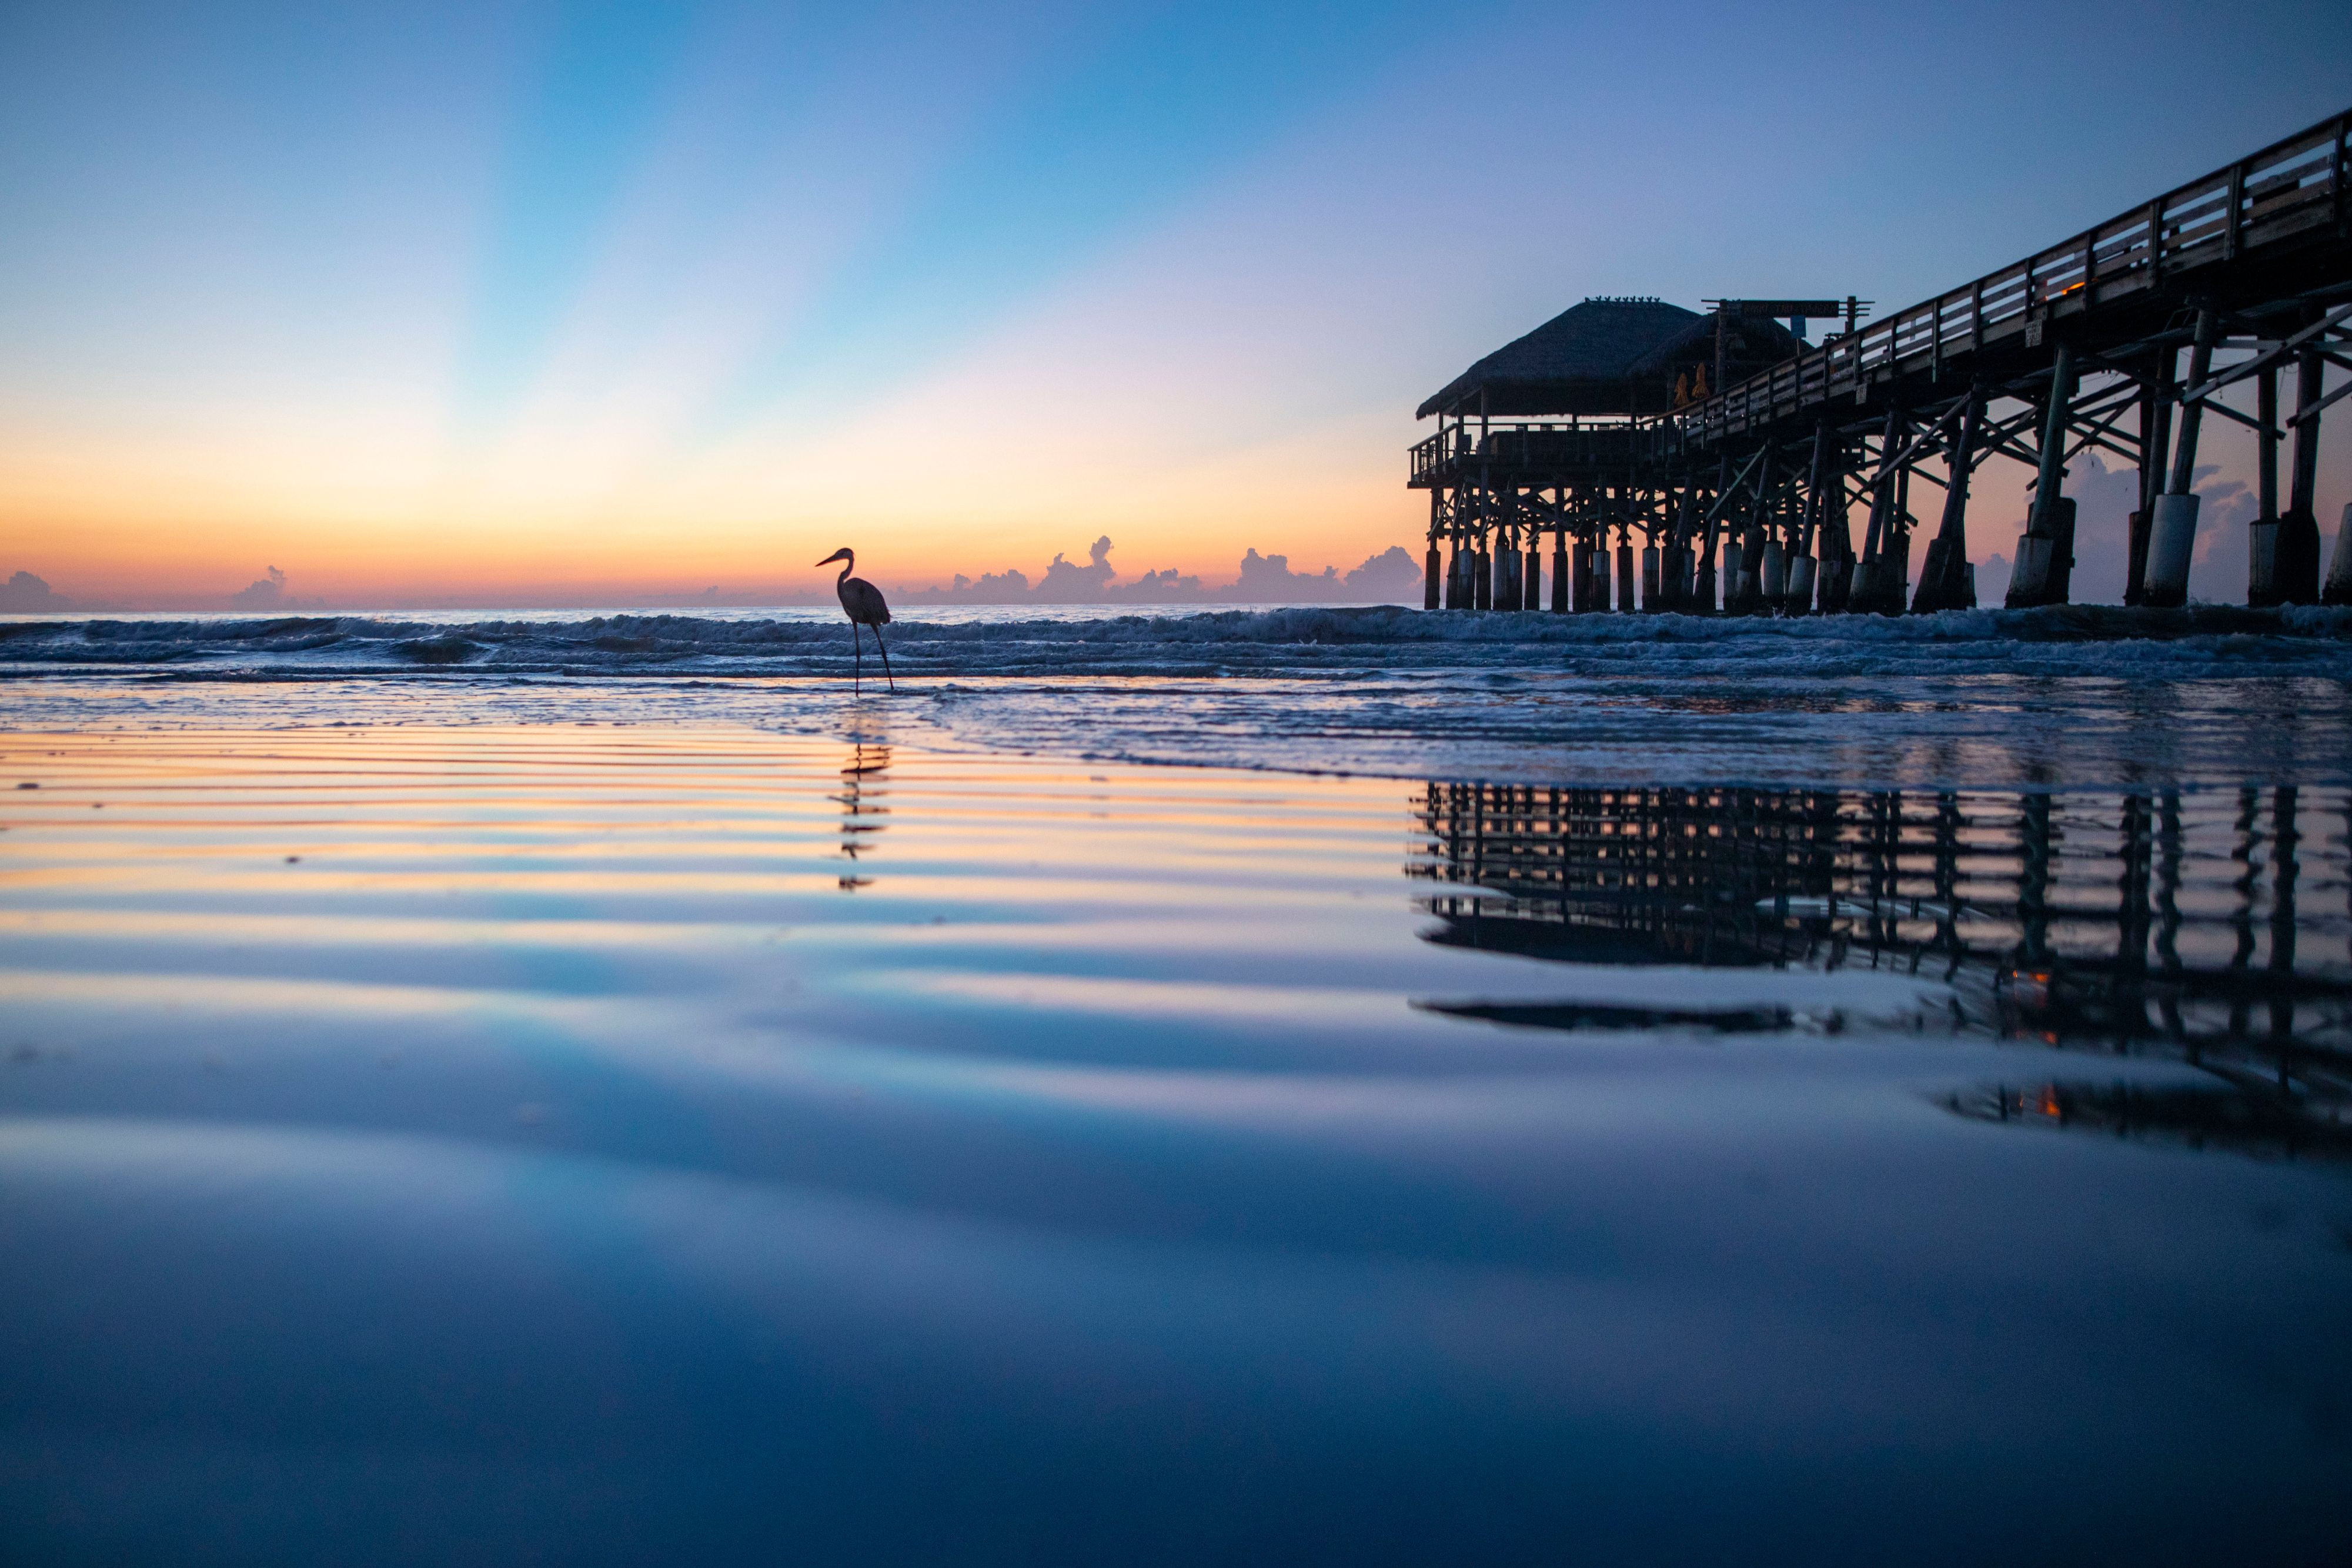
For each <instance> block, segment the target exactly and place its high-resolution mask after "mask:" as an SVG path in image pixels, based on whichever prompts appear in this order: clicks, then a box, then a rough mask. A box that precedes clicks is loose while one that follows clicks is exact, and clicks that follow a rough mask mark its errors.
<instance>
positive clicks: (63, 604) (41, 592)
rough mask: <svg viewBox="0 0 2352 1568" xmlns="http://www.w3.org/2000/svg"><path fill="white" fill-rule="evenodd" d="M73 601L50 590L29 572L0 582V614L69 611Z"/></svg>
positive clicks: (20, 573)
mask: <svg viewBox="0 0 2352 1568" xmlns="http://www.w3.org/2000/svg"><path fill="white" fill-rule="evenodd" d="M72 608H73V601H72V600H70V599H68V598H67V597H66V596H65V595H64V594H62V593H58V592H57V591H54V590H52V589H51V588H50V587H49V585H48V584H47V583H46V582H44V581H42V580H40V579H39V578H37V577H35V576H34V575H33V574H32V573H31V572H29V571H20V572H18V573H16V575H15V576H14V577H11V578H10V579H9V580H7V581H5V582H0V614H8V615H25V614H30V613H32V612H35V611H40V610H70V609H72Z"/></svg>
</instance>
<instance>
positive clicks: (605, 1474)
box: [0, 608, 2352, 1564]
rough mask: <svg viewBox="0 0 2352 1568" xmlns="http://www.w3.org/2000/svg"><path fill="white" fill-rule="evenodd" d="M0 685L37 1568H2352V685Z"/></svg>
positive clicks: (3, 1365) (2168, 645)
mask: <svg viewBox="0 0 2352 1568" xmlns="http://www.w3.org/2000/svg"><path fill="white" fill-rule="evenodd" d="M887 636H888V638H889V645H890V656H891V661H892V666H893V670H894V672H895V678H896V682H897V687H898V689H897V691H896V693H895V694H893V693H892V692H891V691H890V690H889V688H888V685H887V682H885V681H883V680H882V679H880V678H878V677H879V675H880V671H879V668H878V665H877V662H876V661H875V659H874V657H873V655H872V653H871V650H870V647H869V650H868V653H867V656H866V663H865V666H864V672H863V678H862V679H861V680H859V681H858V682H857V683H856V686H855V689H853V681H852V678H851V659H850V650H849V638H848V636H847V635H846V627H845V625H844V623H843V622H842V621H841V620H840V618H839V617H838V615H837V614H833V613H828V612H814V611H812V612H798V611H793V612H720V613H714V614H707V615H683V614H655V613H622V612H614V613H610V614H603V615H583V614H573V613H563V614H555V613H535V614H520V613H518V614H505V615H479V614H436V615H429V616H428V615H406V616H314V617H299V618H283V619H278V620H271V621H255V620H250V619H246V620H238V619H236V618H230V617H204V618H196V619H170V618H164V617H138V618H125V619H121V620H114V621H69V620H17V621H14V622H0V791H4V792H0V933H4V934H5V936H0V998H5V1003H0V1249H5V1257H6V1258H7V1260H8V1261H9V1280H10V1286H9V1289H8V1290H7V1291H0V1343H6V1344H7V1345H8V1346H9V1347H10V1349H11V1354H9V1355H8V1356H6V1357H5V1358H0V1474H5V1476H7V1477H8V1478H9V1479H8V1480H7V1482H6V1484H5V1486H0V1540H5V1541H6V1542H8V1543H9V1545H10V1546H11V1548H12V1549H13V1550H12V1552H10V1553H8V1554H9V1555H22V1556H23V1557H25V1558H26V1560H35V1561H60V1562H62V1561H91V1562H100V1561H121V1562H139V1561H171V1562H173V1563H278V1562H284V1563H294V1562H318V1561H332V1562H337V1563H407V1562H416V1561H480V1562H500V1563H505V1562H528V1561H543V1562H561V1563H643V1562H661V1561H670V1562H696V1563H734V1562H754V1561H757V1562H769V1561H774V1560H778V1559H783V1560H787V1561H793V1562H804V1563H836V1562H837V1563H877V1562H940V1563H1041V1562H1057V1563H1058V1562H1111V1561H1117V1562H1142V1563H1199V1562H1202V1561H1213V1560H1228V1561H1247V1562H1258V1561H1269V1562H1274V1561H1312V1562H1326V1561H1329V1562H1349V1563H1428V1562H1433V1561H1445V1562H1477V1563H1557V1562H1561V1561H1574V1562H1591V1563H1660V1562H1685V1561H1738V1562H1743V1563H1806V1564H1820V1563H1884V1562H1887V1561H1899V1562H1904V1563H1982V1562H1987V1561H2021V1562H2088V1561H2097V1562H2110V1561H2114V1562H2132V1563H2147V1564H2158V1563H2210V1562H2216V1561H2239V1562H2265V1563H2272V1562H2275V1563H2330V1562H2340V1561H2341V1553H2342V1549H2343V1544H2344V1542H2346V1541H2347V1540H2352V1497H2347V1493H2346V1491H2345V1490H2344V1488H2343V1487H2342V1485H2341V1481H2342V1477H2343V1475H2344V1471H2345V1465H2346V1463H2347V1457H2352V1348H2347V1345H2346V1343H2345V1339H2344V1335H2343V1334H2342V1333H2340V1332H2338V1329H2337V1324H2338V1323H2339V1322H2340V1321H2341V1319H2342V1318H2343V1316H2344V1311H2345V1306H2346V1303H2347V1301H2352V1113H2347V1108H2352V733H2347V723H2352V613H2347V612H2333V611H2289V612H2244V611H2228V610H2213V609H2201V610H2196V611H2191V612H2180V613H2178V614H2169V615H2147V616H2141V615H2126V614H2124V613H2123V612H2116V611H2104V610H2098V609H2074V610H2066V611H2053V612H2022V613H2010V612H1969V613H1962V614H1948V615H1943V616H1936V617H1922V618H1916V619H1913V618H1906V619H1903V620H1889V621H1877V620H1860V619H1840V620H1834V621H1829V620H1819V621H1797V622H1759V621H1701V620H1694V619H1687V618H1681V617H1664V616H1660V617H1647V616H1633V615H1626V616H1614V615H1609V616H1581V617H1566V618H1554V617H1549V616H1542V615H1516V616H1513V615H1492V614H1489V615H1473V614H1452V613H1447V614H1423V613H1422V612H1410V611H1400V610H1394V609H1377V608H1376V609H1360V610H1347V609H1331V608H1273V609H1264V610H1237V611H1222V612H1209V613H1199V614H1183V615H1162V616H1142V615H1133V614H1117V613H1109V612H1092V611H1085V610H1072V611H1066V612H1037V611H1018V610H986V611H952V610H933V609H923V610H918V611H913V612H908V614H907V615H906V616H905V617H904V619H902V620H900V621H897V622H893V623H892V625H891V626H890V628H889V629H888V632H887Z"/></svg>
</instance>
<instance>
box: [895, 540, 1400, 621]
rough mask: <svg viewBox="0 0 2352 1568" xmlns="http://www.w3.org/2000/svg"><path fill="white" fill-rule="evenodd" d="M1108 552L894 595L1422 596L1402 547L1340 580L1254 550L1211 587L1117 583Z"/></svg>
mask: <svg viewBox="0 0 2352 1568" xmlns="http://www.w3.org/2000/svg"><path fill="white" fill-rule="evenodd" d="M1112 548H1113V547H1112V545H1111V541H1110V536H1109V535H1108V534H1105V535H1104V536H1102V537H1101V538H1097V540H1095V542H1094V543H1093V544H1092V545H1090V546H1088V547H1087V560H1086V563H1085V564H1084V565H1080V564H1079V563H1078V562H1076V561H1073V560H1071V559H1067V558H1066V556H1063V555H1061V554H1058V553H1057V554H1055V557H1054V559H1053V560H1052V561H1051V562H1050V563H1049V564H1048V565H1047V566H1046V568H1045V576H1044V578H1042V579H1041V580H1039V581H1038V582H1037V584H1036V586H1035V587H1034V588H1033V587H1031V586H1030V582H1029V576H1028V574H1027V573H1026V572H1024V571H1021V570H1018V569H1017V568H1013V567H1007V568H1006V569H1005V570H1003V571H991V572H983V573H982V574H981V576H980V578H979V580H976V581H975V580H973V579H971V578H969V577H966V576H964V575H963V574H962V573H961V572H959V573H957V574H956V578H955V580H954V582H953V583H952V584H951V585H950V586H949V587H947V588H943V589H942V588H925V589H919V590H915V591H904V590H902V591H900V592H901V594H902V596H903V597H904V598H906V599H908V600H909V601H916V602H923V603H950V604H1299V603H1321V604H1396V603H1412V602H1417V601H1418V600H1419V598H1420V594H1421V563H1420V562H1419V561H1417V560H1415V559H1413V557H1412V553H1411V552H1410V551H1408V550H1406V549H1404V548H1403V547H1402V546H1395V547H1391V549H1386V550H1383V551H1381V553H1380V554H1378V555H1374V556H1370V557H1368V558H1366V559H1365V560H1364V561H1363V562H1362V564H1360V565H1359V566H1357V567H1356V568H1355V569H1354V570H1351V571H1349V572H1348V573H1347V574H1346V575H1345V576H1342V575H1340V572H1339V568H1337V567H1330V566H1327V567H1325V568H1324V569H1323V570H1321V571H1320V572H1304V571H1293V570H1290V558H1289V557H1288V556H1286V555H1260V554H1259V553H1258V552H1257V550H1256V549H1255V547H1253V548H1251V549H1248V550H1247V551H1245V552H1244V554H1243V556H1242V559H1241V563H1240V566H1239V568H1238V569H1237V575H1236V576H1235V578H1234V580H1233V581H1232V582H1230V583H1227V584H1225V585H1223V587H1218V588H1208V587H1204V586H1202V582H1201V580H1200V579H1199V578H1198V577H1192V576H1185V575H1183V574H1181V573H1179V572H1178V571H1177V570H1175V569H1174V568H1173V567H1170V568H1167V569H1165V570H1158V571H1147V572H1145V573H1144V574H1143V575H1142V576H1140V577H1139V578H1136V579H1134V580H1132V581H1129V582H1120V581H1118V568H1117V567H1114V566H1113V565H1111V563H1110V552H1111V549H1112Z"/></svg>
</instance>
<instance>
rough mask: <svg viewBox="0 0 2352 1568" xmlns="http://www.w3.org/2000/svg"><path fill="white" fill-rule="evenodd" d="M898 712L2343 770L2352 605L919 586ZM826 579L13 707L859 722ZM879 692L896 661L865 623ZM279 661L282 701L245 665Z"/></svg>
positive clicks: (97, 687)
mask: <svg viewBox="0 0 2352 1568" xmlns="http://www.w3.org/2000/svg"><path fill="white" fill-rule="evenodd" d="M887 641H888V646H889V649H890V659H891V669H892V671H893V672H894V674H895V675H896V677H897V680H898V685H899V688H900V690H899V693H898V695H899V699H900V700H899V701H898V702H897V703H895V704H892V705H891V706H889V707H888V708H887V710H885V709H882V708H879V707H877V708H872V709H861V710H859V711H860V712H865V713H867V714H869V715H870V716H877V717H878V716H881V715H882V714H884V713H885V712H886V711H887V715H888V719H889V724H890V727H891V733H892V734H893V735H894V736H895V737H897V738H898V739H900V740H903V741H907V742H909V743H916V744H923V745H929V746H933V747H950V748H980V749H987V750H1010V751H1016V752H1022V753H1027V754H1037V755H1058V756H1067V757H1073V758H1099V759H1106V760H1126V761H1149V762H1181V763H1192V764H1203V765H1222V766H1236V767H1249V768H1294V769H1302V770H1308V771H1326V772H1349V773H1370V774H1387V775H1392V776H1400V777H1458V778H1481V779H1514V778H1541V779H1561V780H1575V779H1583V780H1590V781H1605V782H1609V783H1612V784H1613V783H1622V782H1639V781H1653V782H1656V781H1665V782H1674V781H1689V780H1695V779H1706V780H1715V781H1721V780H1727V779H1736V780H1749V781H1766V782H1823V783H1840V784H1846V785H1853V786H1858V787H1866V786H1883V785H1919V784H1950V785H1956V786H1971V787H1973V786H1994V785H2027V786H2031V785H2036V784H2049V783H2053V782H2054V783H2061V784H2066V785H2073V786H2079V787H2112V786H2116V785H2122V784H2129V783H2134V782H2139V781H2145V780H2150V779H2156V780H2170V781H2194V780H2197V779H2228V780H2230V781H2232V782H2242V781H2244V780H2246V779H2274V780H2275V779H2314V778H2320V779H2341V778H2344V777H2345V776H2346V772H2347V758H2352V612H2346V611H2340V610H2315V609H2292V610H2285V611H2269V612H2257V611H2247V610H2238V609H2224V608H2200V609H2195V610H2191V611H2188V612H2177V613H2166V614H2158V613H2147V612H2123V611H2120V610H2116V609H2113V608H2103V607H2097V606H2075V607H2070V608H2063V609H2056V610H2042V611H2023V612H2008V611H1997V610H1979V611H1973V612H1955V613H1948V614H1942V615H1935V616H1922V617H1905V618H1901V619H1885V618H1875V617H1859V616H1843V617H1836V618H1816V619H1804V620H1794V621H1787V620H1757V619H1738V620H1718V619H1701V618H1696V617H1689V616H1680V615H1625V614H1601V615H1577V616H1554V615H1549V614H1540V613H1537V614H1517V615H1508V614H1492V613H1488V614H1465V613H1438V614H1431V613H1427V612H1421V611H1417V610H1410V609H1402V608H1398V607H1394V606H1373V607H1365V608H1338V607H1331V606H1321V605H1318V606H1276V607H1265V608H1252V609H1233V610H1220V611H1213V612H1188V613H1165V614H1141V613H1136V612H1132V611H1129V610H1121V609H1118V608H1113V607H1091V606H1074V607H1056V608H1037V607H1025V606H1024V607H1015V608H1004V607H985V608H974V607H955V608H950V607H930V606H926V607H920V608H916V609H911V610H908V611H906V612H902V613H901V615H900V617H899V619H898V620H896V621H894V622H892V623H891V625H890V627H889V629H888V632H887ZM852 673H853V672H852V659H851V640H850V636H849V628H848V626H847V623H846V622H845V621H844V620H843V618H842V617H841V615H840V614H839V612H837V611H835V610H833V609H831V608H829V607H824V608H791V609H780V610H730V611H714V612H701V613H692V614H688V613H677V612H625V611H615V612H609V613H603V614H584V613H580V612H503V613H484V612H430V613H427V612H405V613H401V614H384V615H302V616H283V617H276V618H267V619H257V618H252V617H246V616H234V615H208V616H194V617H188V616H176V617H172V616H161V615H145V616H124V617H120V618H113V619H95V620H71V619H54V618H14V619H10V620H6V621H0V683H5V686H0V693H5V695H0V702H5V705H6V706H7V708H8V709H9V712H10V716H12V717H13V719H14V720H15V721H16V723H18V724H20V725H31V726H58V727H77V726H80V725H83V724H86V723H89V722H104V723H108V724H132V725H141V726H155V725H162V726H180V725H196V726H205V725H215V726H217V725H220V724H236V725H251V724H254V723H257V722H259V723H266V724H269V725H276V726H293V727H302V726H310V725H319V724H333V723H339V722H341V723H357V722H369V723H376V722H394V721H399V722H416V723H428V722H429V723H439V724H467V723H483V722H490V723H515V722H547V721H562V722H576V721H581V720H586V719H593V720H595V721H597V722H603V723H637V722H676V721H677V720H679V719H683V718H689V717H698V718H708V719H721V720H726V721H729V722H739V723H751V724H755V725H759V726H761V727H766V728H771V729H777V730H782V731H787V732H797V733H810V734H829V735H830V734H842V733H846V730H845V726H850V727H855V725H856V724H857V723H859V722H862V721H861V720H860V719H859V718H858V717H857V716H856V714H853V713H851V712H849V711H848V710H847V709H845V707H844V706H843V705H845V704H847V703H849V702H851V701H852V700H853V695H852V682H851V680H850V679H849V677H850V676H851V675H852ZM865 674H866V677H867V679H866V681H865V683H864V685H863V689H862V694H861V695H862V697H863V699H864V700H866V701H867V702H871V701H873V700H875V699H877V697H879V696H880V695H884V691H885V683H884V681H883V679H882V675H883V672H882V668H881V664H880V662H879V660H878V659H877V658H876V656H875V654H874V653H873V650H872V647H871V644H870V642H869V644H868V646H867V649H866V655H865ZM256 683H266V684H268V685H269V687H270V695H269V697H268V703H267V706H266V711H262V710H258V709H257V707H256V706H255V704H254V701H253V697H254V695H255V694H254V693H253V692H252V691H251V689H250V688H251V687H252V686H253V685H254V684H256Z"/></svg>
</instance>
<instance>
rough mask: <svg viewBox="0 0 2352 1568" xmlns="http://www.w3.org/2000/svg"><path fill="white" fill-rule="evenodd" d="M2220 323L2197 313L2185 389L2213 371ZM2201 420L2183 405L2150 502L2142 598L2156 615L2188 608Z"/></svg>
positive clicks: (2200, 411)
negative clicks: (2167, 474) (2168, 462)
mask: <svg viewBox="0 0 2352 1568" xmlns="http://www.w3.org/2000/svg"><path fill="white" fill-rule="evenodd" d="M2220 332H2221V321H2220V319H2219V318H2218V317H2216V316H2215V315H2214V314H2213V312H2212V311H2210V310H2200V311H2199V312H2197V336H2196V337H2195V338H2194V339H2193V340H2191V341H2190V343H2189V386H2190V387H2191V388H2192V389H2193V388H2197V387H2200V386H2203V385H2204V384H2205V378H2206V376H2207V374H2208V373H2209V372H2210V371H2211V369H2212V367H2213V340H2214V339H2215V338H2216V337H2217V336H2219V335H2220ZM2204 414H2205V405H2204V403H2203V402H2190V403H2186V404H2183V405H2182V407H2181V410H2180V433H2179V434H2178V435H2177V436H2175V437H2174V438H2173V440H2174V445H2173V449H2172V479H2171V482H2170V483H2169V484H2168V485H2167V486H2165V488H2164V494H2163V495H2161V496H2158V497H2157V498H2156V517H2155V520H2154V522H2153V524H2152V526H2151V527H2150V528H2149V531H2148V539H2147V588H2146V591H2145V592H2144V593H2143V595H2142V598H2143V600H2144V601H2145V602H2147V603H2148V604H2151V605H2154V606H2155V607H2156V608H2158V609H2159V610H2176V609H2179V607H2180V606H2181V605H2184V604H2186V603H2188V602H2189V557H2190V556H2191V555H2192V554H2194V553H2195V551H2196V549H2197V496H2196V494H2195V492H2194V491H2192V490H2191V489H2190V488H2189V483H2190V481H2191V480H2193V479H2194V478H2195V477H2196V474H2197V432H2198V427H2199V425H2200V423H2202V421H2203V419H2204Z"/></svg>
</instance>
